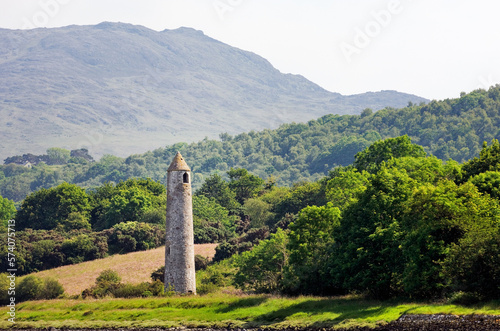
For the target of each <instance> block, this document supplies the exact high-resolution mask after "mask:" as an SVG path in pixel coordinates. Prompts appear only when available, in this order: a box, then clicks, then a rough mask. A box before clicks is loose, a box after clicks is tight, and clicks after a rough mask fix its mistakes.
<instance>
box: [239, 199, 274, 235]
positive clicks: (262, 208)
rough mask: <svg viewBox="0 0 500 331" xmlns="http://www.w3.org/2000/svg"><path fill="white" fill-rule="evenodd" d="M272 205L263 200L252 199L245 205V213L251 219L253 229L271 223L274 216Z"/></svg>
mask: <svg viewBox="0 0 500 331" xmlns="http://www.w3.org/2000/svg"><path fill="white" fill-rule="evenodd" d="M270 210H271V205H270V204H268V203H267V202H265V201H262V200H261V199H256V198H250V199H248V200H246V201H245V203H244V204H243V212H244V213H245V215H247V216H248V217H249V218H250V227H251V228H261V227H263V226H265V225H267V224H268V223H269V221H270V220H271V219H272V218H273V216H274V214H273V213H272V212H271V211H270Z"/></svg>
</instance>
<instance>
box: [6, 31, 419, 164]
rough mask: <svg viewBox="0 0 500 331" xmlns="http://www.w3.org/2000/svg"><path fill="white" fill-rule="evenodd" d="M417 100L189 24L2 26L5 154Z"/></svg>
mask: <svg viewBox="0 0 500 331" xmlns="http://www.w3.org/2000/svg"><path fill="white" fill-rule="evenodd" d="M290 56H293V54H290ZM338 79H340V80H341V79H342V77H339V78H338ZM410 101H411V102H413V103H420V102H426V101H427V100H426V99H424V98H421V97H417V96H414V95H410V94H405V93H399V92H396V91H381V92H369V93H363V94H357V95H351V96H343V95H341V94H339V93H332V92H329V91H326V90H325V89H323V88H321V87H320V86H318V85H316V84H314V83H312V82H310V81H308V80H307V79H305V78H304V77H302V76H300V75H292V74H283V73H281V72H279V71H278V70H276V69H275V68H274V67H273V66H272V65H271V64H270V63H269V62H268V61H267V60H266V59H264V58H262V57H260V56H258V55H256V54H254V53H251V52H248V51H243V50H241V49H238V48H235V47H231V46H229V45H226V44H224V43H222V42H219V41H217V40H214V39H212V38H210V37H208V36H205V35H204V34H203V33H202V32H201V31H196V30H194V29H191V28H179V29H176V30H165V31H162V32H157V31H154V30H150V29H148V28H145V27H142V26H135V25H130V24H123V23H107V22H105V23H101V24H98V25H95V26H68V27H63V28H53V29H45V28H44V29H34V30H6V29H0V119H1V120H0V121H1V122H0V128H1V130H0V142H1V143H0V161H2V160H3V159H5V158H6V157H8V156H12V155H19V154H23V153H34V154H43V153H44V152H45V151H46V149H47V148H49V147H62V148H66V149H71V150H73V149H79V148H82V147H83V148H87V149H88V150H89V152H90V154H92V155H93V156H97V157H99V156H101V155H103V154H114V155H117V156H128V155H130V154H134V153H142V152H145V151H147V150H152V149H155V148H158V147H161V146H166V145H170V144H173V143H176V142H181V141H182V142H193V141H199V140H201V139H203V138H204V137H208V138H211V139H214V138H217V137H218V135H219V134H220V133H223V132H227V133H229V134H237V133H241V132H246V131H250V130H262V129H265V128H276V127H278V126H279V125H280V124H282V123H288V122H304V121H308V120H311V119H316V118H318V117H320V116H323V115H326V114H331V113H333V114H359V113H361V111H362V110H363V109H365V108H372V109H373V110H378V109H381V108H384V107H387V106H389V107H403V106H406V105H407V104H408V102H410Z"/></svg>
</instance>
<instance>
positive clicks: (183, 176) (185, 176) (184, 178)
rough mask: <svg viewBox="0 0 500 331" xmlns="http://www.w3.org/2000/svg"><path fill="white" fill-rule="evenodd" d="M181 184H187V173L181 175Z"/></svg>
mask: <svg viewBox="0 0 500 331" xmlns="http://www.w3.org/2000/svg"><path fill="white" fill-rule="evenodd" d="M182 182H183V183H185V184H189V174H188V173H187V172H185V173H184V175H182Z"/></svg>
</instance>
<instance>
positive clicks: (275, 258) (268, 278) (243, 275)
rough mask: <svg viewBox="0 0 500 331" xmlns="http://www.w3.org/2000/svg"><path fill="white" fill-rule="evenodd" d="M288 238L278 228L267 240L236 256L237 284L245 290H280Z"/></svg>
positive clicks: (263, 291)
mask: <svg viewBox="0 0 500 331" xmlns="http://www.w3.org/2000/svg"><path fill="white" fill-rule="evenodd" d="M287 242H288V238H287V235H286V233H285V232H284V231H283V230H281V229H278V230H277V231H276V233H275V234H271V237H270V238H269V239H267V240H262V241H261V242H260V243H259V244H258V245H257V246H255V247H254V248H252V250H250V251H247V252H243V253H242V254H241V255H239V256H237V257H236V258H235V262H234V263H235V266H236V268H237V272H236V274H235V276H234V282H235V284H236V285H237V286H238V287H240V288H242V289H244V290H253V291H256V292H261V293H273V292H277V291H279V290H280V287H281V283H282V278H283V270H284V267H285V265H286V263H287V259H288V250H287Z"/></svg>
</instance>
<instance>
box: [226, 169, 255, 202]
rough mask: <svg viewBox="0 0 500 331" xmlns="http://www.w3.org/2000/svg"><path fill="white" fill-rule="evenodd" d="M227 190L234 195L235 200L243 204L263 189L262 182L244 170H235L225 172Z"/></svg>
mask: <svg viewBox="0 0 500 331" xmlns="http://www.w3.org/2000/svg"><path fill="white" fill-rule="evenodd" d="M227 174H228V176H229V188H230V189H231V190H233V192H234V193H235V194H236V200H237V201H238V202H239V203H240V204H243V203H245V200H247V199H249V198H253V197H255V196H256V195H257V194H258V193H259V192H260V191H261V190H262V189H263V187H264V180H263V179H262V178H260V177H259V176H255V175H252V174H251V173H249V172H248V170H246V169H244V168H237V169H233V168H231V170H229V171H228V172H227Z"/></svg>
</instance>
